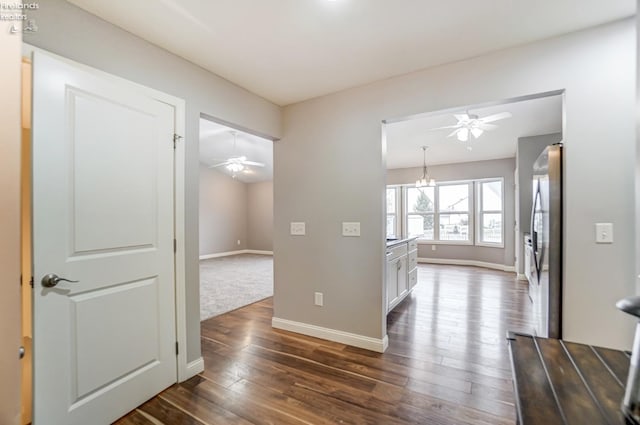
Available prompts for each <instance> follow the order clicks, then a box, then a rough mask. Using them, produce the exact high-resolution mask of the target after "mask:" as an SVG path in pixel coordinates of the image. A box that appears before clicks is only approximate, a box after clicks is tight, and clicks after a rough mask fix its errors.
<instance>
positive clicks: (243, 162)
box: [242, 161, 264, 167]
mask: <svg viewBox="0 0 640 425" xmlns="http://www.w3.org/2000/svg"><path fill="white" fill-rule="evenodd" d="M242 164H244V165H252V166H254V167H264V164H263V163H262V162H255V161H242Z"/></svg>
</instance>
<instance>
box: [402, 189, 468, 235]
mask: <svg viewBox="0 0 640 425" xmlns="http://www.w3.org/2000/svg"><path fill="white" fill-rule="evenodd" d="M473 183H474V180H457V181H447V182H442V183H436V185H435V187H434V207H433V211H434V212H433V226H434V228H433V239H427V238H424V237H418V238H417V242H418V244H420V245H464V246H472V245H473V244H474V235H475V231H474V229H475V217H474V216H475V214H474V211H475V202H474V184H473ZM460 185H467V188H468V194H469V198H468V202H469V205H468V209H467V210H466V211H451V212H448V211H443V212H441V211H440V187H442V186H460ZM409 189H415V186H413V185H403V186H402V191H403V204H402V209H403V211H402V222H403V232H402V235H403V237H408V233H407V230H408V223H407V222H408V217H409V206H408V201H409V196H408V195H406V191H407V190H409ZM450 214H466V215H467V217H468V220H469V224H468V227H469V229H470V230H469V233H468V235H469V236H468V237H469V238H468V239H467V240H447V239H444V240H443V239H440V216H441V215H450Z"/></svg>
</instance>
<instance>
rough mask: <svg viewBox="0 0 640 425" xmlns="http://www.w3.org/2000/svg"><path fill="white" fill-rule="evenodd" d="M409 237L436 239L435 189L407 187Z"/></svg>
mask: <svg viewBox="0 0 640 425" xmlns="http://www.w3.org/2000/svg"><path fill="white" fill-rule="evenodd" d="M406 211H407V235H408V236H409V237H413V236H418V237H419V238H421V239H429V240H434V238H435V187H421V188H417V187H407V209H406Z"/></svg>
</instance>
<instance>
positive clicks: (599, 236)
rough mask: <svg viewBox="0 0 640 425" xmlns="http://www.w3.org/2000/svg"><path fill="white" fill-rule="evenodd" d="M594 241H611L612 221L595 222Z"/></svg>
mask: <svg viewBox="0 0 640 425" xmlns="http://www.w3.org/2000/svg"><path fill="white" fill-rule="evenodd" d="M596 243H613V223H596Z"/></svg>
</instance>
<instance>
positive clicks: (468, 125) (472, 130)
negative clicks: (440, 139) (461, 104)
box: [432, 111, 511, 142]
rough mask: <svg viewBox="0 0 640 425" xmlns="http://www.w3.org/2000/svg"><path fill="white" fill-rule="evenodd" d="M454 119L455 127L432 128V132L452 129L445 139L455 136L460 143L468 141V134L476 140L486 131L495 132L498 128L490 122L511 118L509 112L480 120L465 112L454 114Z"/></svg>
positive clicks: (476, 116)
mask: <svg viewBox="0 0 640 425" xmlns="http://www.w3.org/2000/svg"><path fill="white" fill-rule="evenodd" d="M453 116H454V117H456V119H457V120H458V122H457V123H456V124H455V125H448V126H445V127H438V128H433V129H432V130H443V129H445V128H453V129H454V130H453V131H452V132H451V133H449V134H448V135H447V137H451V136H454V135H455V136H457V138H458V140H460V141H461V142H466V141H467V140H469V134H471V135H472V136H473V138H474V139H477V138H478V137H480V136H481V135H482V133H484V132H485V131H488V130H495V129H496V128H498V126H497V125H495V124H489V123H490V122H494V121H498V120H503V119H505V118H511V112H500V113H498V114H493V115H489V116H486V117H482V118H480V117H479V116H478V115H476V114H470V113H469V111H467V112H466V113H464V114H454V115H453Z"/></svg>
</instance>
